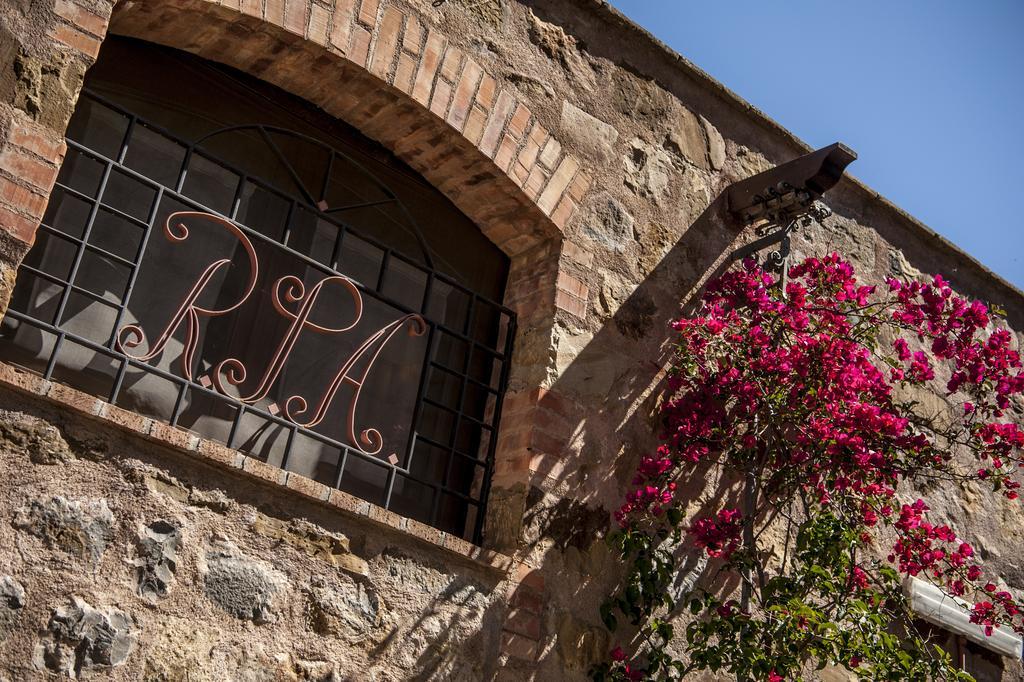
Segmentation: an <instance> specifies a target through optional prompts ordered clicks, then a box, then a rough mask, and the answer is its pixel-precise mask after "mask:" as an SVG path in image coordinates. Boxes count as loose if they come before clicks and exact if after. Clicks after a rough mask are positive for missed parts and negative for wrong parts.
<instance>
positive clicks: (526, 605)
mask: <svg viewBox="0 0 1024 682" xmlns="http://www.w3.org/2000/svg"><path fill="white" fill-rule="evenodd" d="M509 606H511V607H512V608H514V609H516V610H519V611H528V612H529V613H535V614H538V615H539V614H540V613H542V612H543V611H544V597H543V596H542V595H541V593H540V592H537V591H536V590H532V589H529V588H527V587H523V586H522V585H518V586H517V587H516V589H515V590H514V591H513V592H512V596H511V597H510V599H509Z"/></svg>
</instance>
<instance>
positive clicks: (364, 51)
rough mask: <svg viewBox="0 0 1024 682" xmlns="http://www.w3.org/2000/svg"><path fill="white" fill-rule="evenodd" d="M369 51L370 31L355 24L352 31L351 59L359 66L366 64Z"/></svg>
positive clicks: (349, 53)
mask: <svg viewBox="0 0 1024 682" xmlns="http://www.w3.org/2000/svg"><path fill="white" fill-rule="evenodd" d="M369 52H370V32H369V31H367V30H366V29H365V28H363V27H362V26H355V27H354V28H353V32H352V49H351V50H350V51H349V52H348V56H349V59H351V60H352V61H353V62H355V63H356V64H358V65H359V66H366V58H367V57H368V56H369Z"/></svg>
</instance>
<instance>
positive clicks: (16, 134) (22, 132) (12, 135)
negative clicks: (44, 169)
mask: <svg viewBox="0 0 1024 682" xmlns="http://www.w3.org/2000/svg"><path fill="white" fill-rule="evenodd" d="M7 139H8V140H10V141H11V143H12V144H14V145H15V146H17V147H20V148H21V149H24V150H26V151H29V152H32V153H33V154H35V155H37V156H41V157H42V158H44V159H46V160H47V161H50V162H52V163H55V164H60V162H61V159H63V158H64V152H65V150H66V149H67V144H66V143H65V142H64V137H63V136H61V135H59V134H58V133H57V132H56V131H53V130H51V129H49V128H47V127H45V126H42V125H39V124H38V123H34V122H31V121H14V122H13V123H11V130H10V132H9V133H8V135H7Z"/></svg>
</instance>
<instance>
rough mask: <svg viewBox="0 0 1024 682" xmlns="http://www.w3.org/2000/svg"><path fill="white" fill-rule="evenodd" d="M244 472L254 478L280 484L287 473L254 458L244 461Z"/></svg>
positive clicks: (247, 458)
mask: <svg viewBox="0 0 1024 682" xmlns="http://www.w3.org/2000/svg"><path fill="white" fill-rule="evenodd" d="M242 471H244V472H245V473H247V474H249V475H250V476H252V477H254V478H258V479H261V480H264V481H267V482H269V483H278V484H280V483H281V482H282V481H283V479H284V478H285V474H286V472H284V471H282V470H281V469H278V468H277V467H275V466H271V465H270V464H267V463H266V462H263V461H261V460H258V459H256V458H254V457H246V458H245V459H244V460H242Z"/></svg>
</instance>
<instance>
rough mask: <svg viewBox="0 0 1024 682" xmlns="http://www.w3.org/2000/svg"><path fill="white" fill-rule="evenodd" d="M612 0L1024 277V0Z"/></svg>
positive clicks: (813, 141) (866, 176) (984, 257)
mask: <svg viewBox="0 0 1024 682" xmlns="http://www.w3.org/2000/svg"><path fill="white" fill-rule="evenodd" d="M611 2H612V4H613V5H615V6H616V7H617V8H618V9H620V10H621V11H622V12H623V13H625V14H626V15H627V16H629V17H630V18H631V19H633V20H634V21H635V22H637V23H638V24H640V25H641V26H643V27H645V28H646V29H648V30H649V31H651V32H652V33H653V34H654V35H655V36H657V37H658V38H659V39H661V40H662V41H664V42H665V43H667V44H668V45H669V46H670V47H672V48H673V49H674V50H676V51H677V52H679V53H680V54H682V55H683V56H684V57H686V58H687V59H689V60H690V61H692V62H693V63H695V64H696V65H697V66H699V67H701V68H702V69H704V70H705V71H707V72H708V73H710V74H711V75H712V76H713V77H714V78H716V79H718V80H719V81H721V82H722V83H723V84H725V85H726V87H728V88H730V89H731V90H733V91H734V92H736V93H737V94H739V96H740V97H743V98H744V99H746V100H747V101H748V102H750V103H751V104H753V105H754V106H756V107H758V108H759V109H761V110H762V111H764V112H765V113H767V114H768V115H769V116H771V117H772V118H774V119H775V120H776V121H778V122H779V123H781V124H782V125H783V126H785V127H786V128H788V129H789V130H791V131H792V132H793V133H795V134H796V135H797V136H798V137H799V138H801V139H802V140H804V141H805V142H807V143H808V144H810V145H811V146H813V147H815V148H817V147H821V146H824V145H826V144H830V143H832V142H835V141H837V140H839V141H842V142H845V143H846V144H848V145H849V146H851V147H852V148H853V149H855V150H856V151H857V153H858V155H859V157H860V158H859V159H858V160H857V161H856V162H854V164H853V165H852V166H851V167H850V168H849V171H850V172H851V173H852V174H853V175H855V176H857V177H858V178H860V179H861V180H863V181H864V182H866V183H867V184H868V185H869V186H871V187H872V188H873V189H874V190H876V191H877V192H879V193H881V194H882V195H883V196H885V197H887V198H889V199H890V200H892V201H893V202H895V203H896V204H897V205H899V206H901V207H902V208H903V209H905V210H906V211H908V212H909V213H911V214H912V215H914V216H915V217H917V218H918V219H920V220H921V221H923V222H924V223H925V224H927V225H928V226H929V227H931V228H933V229H935V230H936V231H938V232H940V233H941V234H943V235H944V236H946V237H947V238H949V239H950V240H951V241H953V242H955V243H956V244H958V245H959V246H960V247H961V248H963V249H964V250H965V251H967V253H969V254H971V255H972V256H974V257H975V258H977V259H978V260H980V261H981V262H982V263H984V264H985V265H987V266H988V267H989V268H991V269H992V270H994V271H995V272H997V273H999V274H1000V275H1002V276H1003V277H1004V278H1006V279H1007V280H1009V281H1010V282H1013V283H1014V284H1015V285H1016V286H1017V287H1018V288H1021V289H1024V210H1022V208H1024V207H1020V208H1019V206H1020V204H1021V199H1022V198H1024V2H1022V1H1021V0H984V1H979V2H972V1H970V0H885V1H883V0H861V1H860V2H836V1H831V2H829V1H825V0H817V1H814V0H782V1H781V2H765V1H764V0H759V1H754V0H732V1H730V2H706V1H703V2H688V1H684V0H611Z"/></svg>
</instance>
